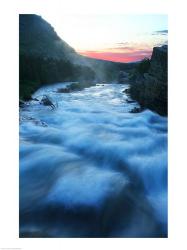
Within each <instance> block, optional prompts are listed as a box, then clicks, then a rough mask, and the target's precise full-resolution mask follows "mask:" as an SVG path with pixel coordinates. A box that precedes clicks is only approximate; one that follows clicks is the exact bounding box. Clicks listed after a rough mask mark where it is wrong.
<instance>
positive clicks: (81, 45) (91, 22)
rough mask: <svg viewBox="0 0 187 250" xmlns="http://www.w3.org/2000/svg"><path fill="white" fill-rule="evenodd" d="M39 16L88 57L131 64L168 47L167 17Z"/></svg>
mask: <svg viewBox="0 0 187 250" xmlns="http://www.w3.org/2000/svg"><path fill="white" fill-rule="evenodd" d="M40 15H41V16H42V17H43V18H44V19H45V20H46V21H48V22H49V23H50V24H51V25H52V26H53V27H54V29H55V30H56V32H57V33H58V35H59V36H60V37H61V38H62V39H63V40H64V41H65V42H67V43H68V44H69V45H70V46H72V47H73V48H74V49H75V50H76V51H77V52H78V53H80V54H82V55H85V56H89V57H94V58H99V59H105V60H110V61H117V62H133V61H139V60H141V59H143V58H145V57H150V55H151V52H152V48H153V47H154V46H161V45H163V44H167V35H168V34H167V33H168V28H167V15H156V14H154V15H147V14H145V15H129V14H128V15H56V16H54V15H50V14H45V13H44V14H40Z"/></svg>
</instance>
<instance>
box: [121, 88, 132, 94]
mask: <svg viewBox="0 0 187 250" xmlns="http://www.w3.org/2000/svg"><path fill="white" fill-rule="evenodd" d="M122 92H123V93H126V94H129V93H130V90H129V89H124V90H123V91H122Z"/></svg>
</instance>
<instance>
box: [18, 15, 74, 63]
mask: <svg viewBox="0 0 187 250" xmlns="http://www.w3.org/2000/svg"><path fill="white" fill-rule="evenodd" d="M19 25H20V27H19V39H20V53H21V54H24V55H34V56H43V57H46V58H48V57H50V58H53V59H62V58H63V59H64V60H66V59H70V57H71V56H74V55H75V54H76V52H75V50H74V49H73V48H72V47H70V46H69V45H68V44H67V43H66V42H64V41H63V40H62V39H61V38H60V37H59V36H58V35H57V33H56V32H55V30H54V28H53V27H52V26H51V25H50V24H49V23H47V22H46V21H44V20H43V19H42V17H41V16H38V15H34V14H21V15H20V19H19Z"/></svg>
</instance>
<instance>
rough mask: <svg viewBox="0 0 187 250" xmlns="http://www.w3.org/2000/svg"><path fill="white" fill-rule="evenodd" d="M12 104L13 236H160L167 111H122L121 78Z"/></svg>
mask: <svg viewBox="0 0 187 250" xmlns="http://www.w3.org/2000/svg"><path fill="white" fill-rule="evenodd" d="M65 85H67V83H58V84H54V85H51V86H46V87H43V88H41V89H39V90H38V91H37V92H36V93H35V94H34V95H33V97H38V96H39V97H40V96H42V95H43V94H47V95H49V96H50V97H51V98H52V100H53V101H54V102H55V104H57V108H56V109H52V108H51V107H48V106H43V105H40V104H39V103H38V102H36V101H31V102H30V103H29V105H27V106H25V107H24V108H21V110H20V237H167V118H166V117H162V116H159V115H158V114H156V113H153V112H151V111H150V110H145V111H143V112H141V113H130V112H129V111H130V110H132V108H134V107H138V104H137V103H136V102H133V103H132V102H130V103H129V102H128V101H127V99H129V97H128V96H127V94H126V93H123V90H124V89H127V88H128V87H129V86H128V84H97V86H94V87H90V88H86V89H84V90H82V91H75V92H72V93H56V89H57V88H59V87H62V86H65Z"/></svg>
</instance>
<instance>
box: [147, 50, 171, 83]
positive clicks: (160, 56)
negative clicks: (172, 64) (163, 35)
mask: <svg viewBox="0 0 187 250" xmlns="http://www.w3.org/2000/svg"><path fill="white" fill-rule="evenodd" d="M167 58H168V46H167V45H164V46H162V47H154V48H153V53H152V56H151V66H150V69H149V74H150V75H152V76H154V77H156V79H158V80H159V81H162V82H167V72H168V70H167V68H168V60H167Z"/></svg>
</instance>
